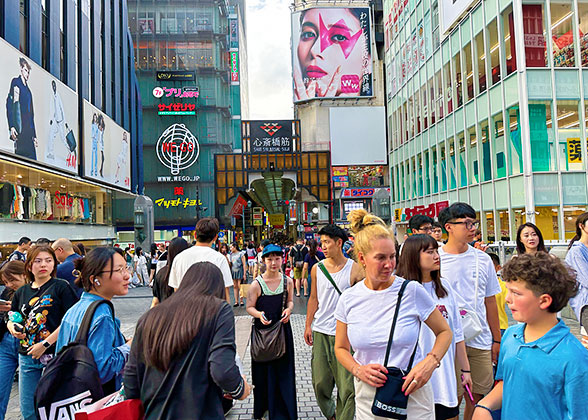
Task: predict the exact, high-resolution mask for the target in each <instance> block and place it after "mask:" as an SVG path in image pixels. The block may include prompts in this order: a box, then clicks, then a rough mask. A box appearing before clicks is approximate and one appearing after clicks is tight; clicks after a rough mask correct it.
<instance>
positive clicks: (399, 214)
mask: <svg viewBox="0 0 588 420" xmlns="http://www.w3.org/2000/svg"><path fill="white" fill-rule="evenodd" d="M394 221H395V222H402V209H394Z"/></svg>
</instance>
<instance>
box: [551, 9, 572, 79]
mask: <svg viewBox="0 0 588 420" xmlns="http://www.w3.org/2000/svg"><path fill="white" fill-rule="evenodd" d="M573 13H574V12H573V10H572V2H569V3H568V2H566V3H553V2H552V3H551V37H552V39H553V43H552V44H553V63H554V65H555V67H574V66H575V60H574V34H573V31H572V24H573V21H574V19H573Z"/></svg>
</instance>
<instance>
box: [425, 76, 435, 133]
mask: <svg viewBox="0 0 588 420" xmlns="http://www.w3.org/2000/svg"><path fill="white" fill-rule="evenodd" d="M427 89H428V91H429V97H428V100H429V102H428V103H429V106H428V107H427V108H428V109H429V121H430V124H431V125H432V124H435V109H436V108H437V107H436V106H435V85H434V81H433V78H431V79H429V81H428V82H427Z"/></svg>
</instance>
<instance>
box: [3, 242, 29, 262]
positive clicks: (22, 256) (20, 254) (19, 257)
mask: <svg viewBox="0 0 588 420" xmlns="http://www.w3.org/2000/svg"><path fill="white" fill-rule="evenodd" d="M30 247H31V239H30V238H27V237H26V236H23V237H22V238H20V239H19V240H18V246H17V247H16V249H15V250H14V251H13V252H12V254H10V255H9V256H8V261H26V259H27V256H26V252H27V251H28V250H29V248H30Z"/></svg>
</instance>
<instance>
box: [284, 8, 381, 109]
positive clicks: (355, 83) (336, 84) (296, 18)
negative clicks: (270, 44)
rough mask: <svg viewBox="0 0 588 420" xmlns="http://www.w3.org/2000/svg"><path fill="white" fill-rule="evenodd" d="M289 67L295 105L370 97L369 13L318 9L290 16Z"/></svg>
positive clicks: (371, 94) (371, 69)
mask: <svg viewBox="0 0 588 420" xmlns="http://www.w3.org/2000/svg"><path fill="white" fill-rule="evenodd" d="M317 43H318V45H315V44H317ZM292 63H293V64H292V66H293V73H294V80H293V88H294V102H300V101H306V100H310V99H327V98H331V99H332V98H344V97H371V96H373V95H374V86H373V77H372V73H373V59H372V33H371V22H370V9H369V8H367V7H320V8H311V9H306V10H303V11H298V12H295V13H293V14H292Z"/></svg>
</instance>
